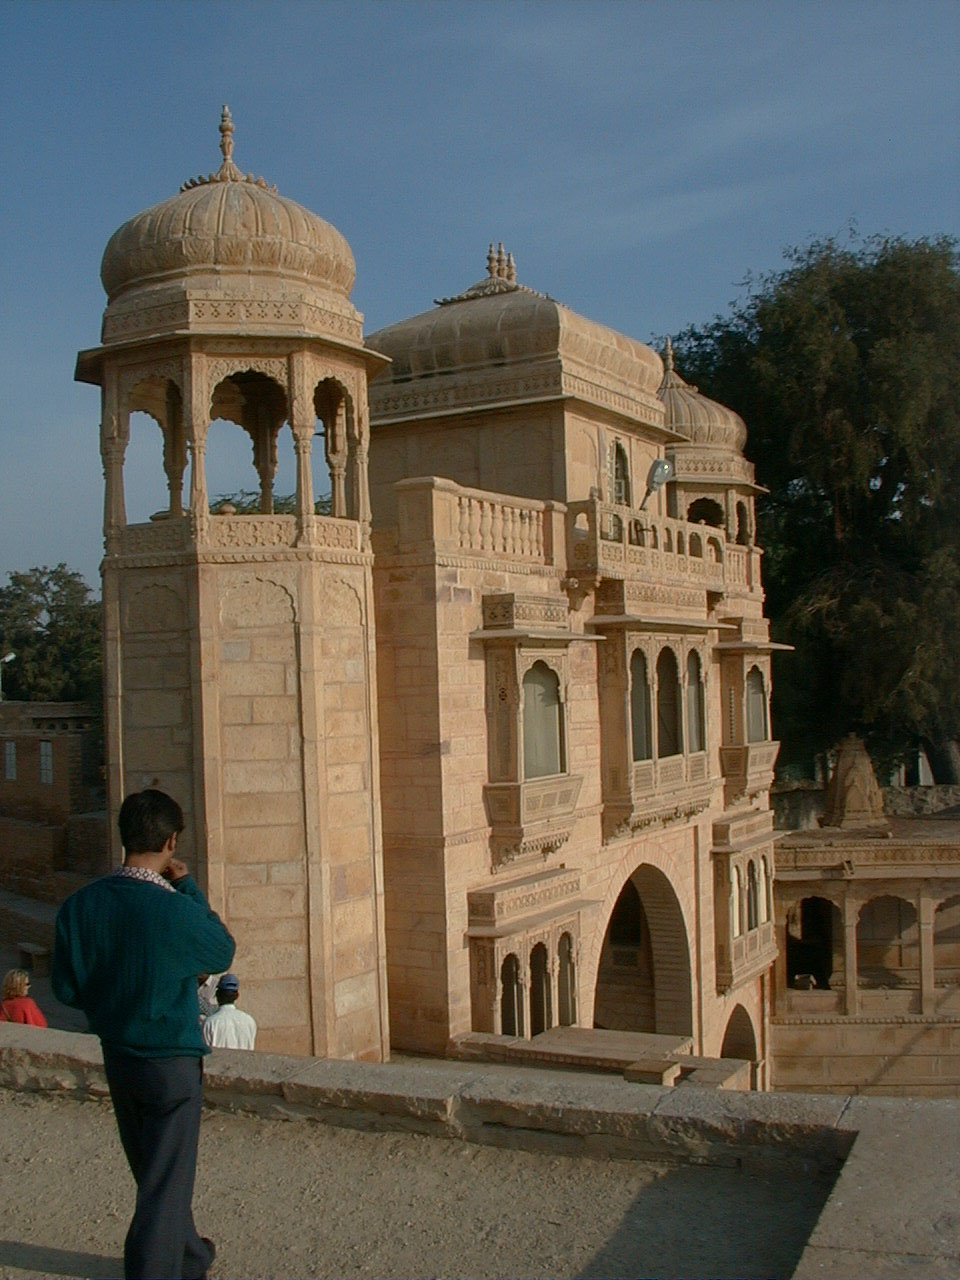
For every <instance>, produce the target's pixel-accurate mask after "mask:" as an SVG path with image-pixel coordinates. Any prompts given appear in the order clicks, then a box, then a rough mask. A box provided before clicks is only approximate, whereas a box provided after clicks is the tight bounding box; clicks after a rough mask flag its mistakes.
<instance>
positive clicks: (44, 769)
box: [40, 742, 53, 786]
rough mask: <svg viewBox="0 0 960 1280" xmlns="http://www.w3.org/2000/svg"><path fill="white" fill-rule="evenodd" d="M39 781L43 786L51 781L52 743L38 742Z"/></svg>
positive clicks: (50, 783) (48, 784)
mask: <svg viewBox="0 0 960 1280" xmlns="http://www.w3.org/2000/svg"><path fill="white" fill-rule="evenodd" d="M40 781H41V782H42V783H44V785H45V786H51V785H52V783H53V743H52V742H41V743H40Z"/></svg>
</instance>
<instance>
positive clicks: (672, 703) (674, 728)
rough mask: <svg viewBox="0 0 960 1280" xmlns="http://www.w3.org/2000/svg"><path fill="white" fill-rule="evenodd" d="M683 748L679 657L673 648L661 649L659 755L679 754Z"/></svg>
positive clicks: (658, 723)
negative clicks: (675, 654)
mask: <svg viewBox="0 0 960 1280" xmlns="http://www.w3.org/2000/svg"><path fill="white" fill-rule="evenodd" d="M682 750H683V739H682V734H681V731H680V681H679V678H678V671H677V659H676V657H675V656H674V652H673V650H672V649H661V650H660V656H659V658H658V659H657V755H658V756H659V757H661V758H663V757H664V756H677V755H679V754H680V752H681V751H682Z"/></svg>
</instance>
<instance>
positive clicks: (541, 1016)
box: [530, 942, 553, 1036]
mask: <svg viewBox="0 0 960 1280" xmlns="http://www.w3.org/2000/svg"><path fill="white" fill-rule="evenodd" d="M552 1025H553V1010H552V1008H551V999H550V964H549V959H548V956H547V948H546V947H545V946H544V945H543V943H542V942H538V943H537V945H536V946H535V947H534V948H533V950H532V951H531V952H530V1034H531V1036H538V1035H539V1034H540V1033H541V1031H549V1030H550V1027H551V1026H552Z"/></svg>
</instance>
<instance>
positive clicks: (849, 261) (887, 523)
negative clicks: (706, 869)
mask: <svg viewBox="0 0 960 1280" xmlns="http://www.w3.org/2000/svg"><path fill="white" fill-rule="evenodd" d="M958 267H960V260H958V254H957V244H956V242H955V241H953V240H951V239H947V238H938V239H920V240H916V241H907V240H903V239H899V238H874V239H869V240H858V239H856V238H855V237H852V238H851V241H850V243H849V244H848V245H841V244H839V243H837V241H835V240H832V239H831V240H825V241H817V242H815V243H813V244H811V245H809V246H808V247H806V248H802V249H794V250H791V251H789V252H788V254H787V266H786V268H785V269H783V270H781V271H778V272H774V273H771V274H768V275H764V276H760V277H758V278H756V279H752V280H748V281H747V283H746V293H745V297H744V298H743V300H742V301H740V302H738V303H735V304H733V306H732V308H731V313H730V315H729V316H726V317H717V318H715V319H714V320H713V321H712V322H710V323H709V324H707V325H705V326H704V327H702V328H695V327H691V328H689V329H687V330H685V331H684V332H683V333H682V334H680V335H679V336H678V337H677V338H676V340H675V342H674V346H675V350H676V353H677V365H678V368H679V369H680V371H681V372H682V373H683V375H684V377H686V378H689V379H690V380H691V381H693V382H695V383H697V384H698V385H699V386H700V388H701V390H702V391H703V392H705V394H707V395H710V396H712V397H714V398H715V399H717V400H720V401H721V402H722V403H724V404H728V405H730V406H731V407H733V408H735V409H736V410H737V412H738V413H740V414H741V415H742V416H743V417H744V419H745V420H746V423H747V427H748V430H749V433H750V434H749V439H748V443H747V452H748V453H749V455H750V457H751V458H752V460H753V461H754V462H755V463H756V466H757V478H758V481H759V482H760V483H761V484H764V485H767V486H768V487H769V489H770V492H769V494H768V495H766V496H764V497H763V498H762V499H760V500H758V517H759V519H758V523H759V537H760V541H761V543H762V544H763V546H764V547H765V549H766V556H765V560H764V579H765V583H766V587H767V593H768V602H767V608H768V612H769V614H770V617H771V621H772V624H773V631H774V635H775V636H776V638H777V639H779V640H785V641H788V642H789V643H792V644H795V645H796V646H797V652H796V654H795V655H794V656H793V657H786V658H784V659H782V660H779V661H778V664H777V680H776V683H775V690H774V709H775V714H776V716H777V723H778V733H779V735H780V736H781V737H782V738H783V740H784V758H785V760H786V761H787V762H788V763H789V762H790V761H791V757H792V758H793V759H794V760H795V761H796V760H799V759H801V758H803V757H809V756H812V755H813V754H814V753H815V752H817V751H820V750H823V749H825V748H827V747H829V746H832V745H833V744H834V743H835V742H836V741H837V739H838V738H839V736H840V735H841V734H842V733H844V732H846V731H847V730H849V729H855V730H858V731H859V732H862V733H864V734H865V735H866V736H867V738H868V740H869V742H870V745H871V749H872V750H873V751H874V753H875V755H876V756H878V757H879V758H881V759H886V760H888V761H893V760H894V759H896V758H897V757H898V756H900V755H902V754H903V753H904V752H906V751H907V750H909V749H910V748H911V747H915V746H916V744H917V743H918V742H921V743H922V744H923V745H924V746H925V747H926V749H927V752H928V755H929V756H930V760H931V764H932V765H933V768H934V772H935V776H937V778H938V780H941V781H960V748H958V745H957V742H958V739H960V696H958V689H960V682H958V676H960V669H958V665H960V664H958V657H957V653H958V646H957V637H958V635H960V271H958Z"/></svg>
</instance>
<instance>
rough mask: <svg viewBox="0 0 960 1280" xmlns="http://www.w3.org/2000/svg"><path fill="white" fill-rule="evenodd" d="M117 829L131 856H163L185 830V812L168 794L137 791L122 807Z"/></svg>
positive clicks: (149, 790) (125, 848)
mask: <svg viewBox="0 0 960 1280" xmlns="http://www.w3.org/2000/svg"><path fill="white" fill-rule="evenodd" d="M117 826H118V827H119V828H120V840H121V841H122V843H123V847H124V850H125V851H126V852H127V853H159V852H160V850H161V849H162V848H163V846H164V845H165V844H166V843H167V841H168V840H169V839H170V837H171V836H172V835H173V833H174V832H175V831H176V832H180V831H182V830H183V810H182V809H181V808H180V806H179V805H178V804H177V802H176V800H174V799H173V797H172V796H168V795H167V793H166V792H165V791H154V790H152V789H148V790H146V791H135V792H133V794H132V795H129V796H127V798H126V800H124V802H123V804H122V805H121V806H120V814H119V817H118V818H117Z"/></svg>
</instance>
